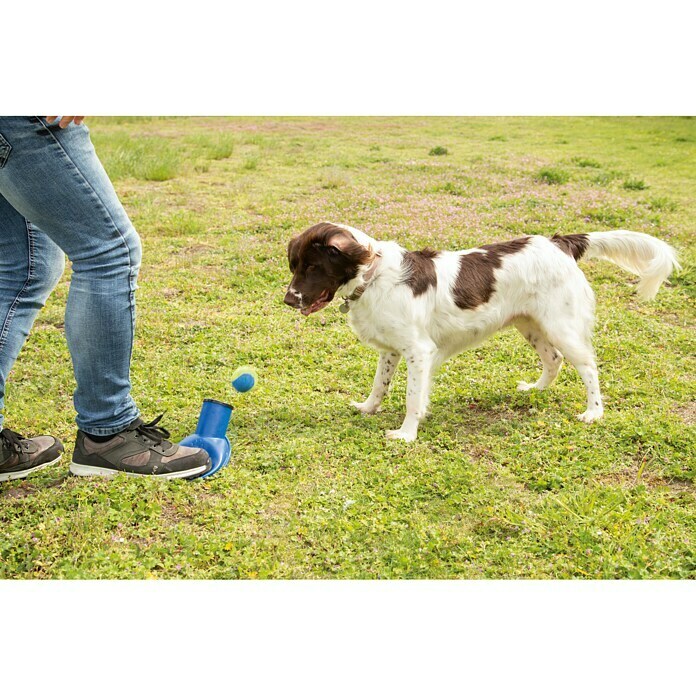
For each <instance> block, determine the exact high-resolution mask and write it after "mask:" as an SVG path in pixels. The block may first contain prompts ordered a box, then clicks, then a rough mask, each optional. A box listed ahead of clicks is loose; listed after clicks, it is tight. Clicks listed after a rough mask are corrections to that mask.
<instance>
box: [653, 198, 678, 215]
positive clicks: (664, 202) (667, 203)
mask: <svg viewBox="0 0 696 696" xmlns="http://www.w3.org/2000/svg"><path fill="white" fill-rule="evenodd" d="M647 203H648V207H649V208H650V210H661V211H664V212H666V213H673V212H674V211H675V210H676V209H677V208H678V207H679V206H678V205H677V203H676V201H673V200H672V199H671V198H667V196H655V197H653V198H650V199H648V201H647Z"/></svg>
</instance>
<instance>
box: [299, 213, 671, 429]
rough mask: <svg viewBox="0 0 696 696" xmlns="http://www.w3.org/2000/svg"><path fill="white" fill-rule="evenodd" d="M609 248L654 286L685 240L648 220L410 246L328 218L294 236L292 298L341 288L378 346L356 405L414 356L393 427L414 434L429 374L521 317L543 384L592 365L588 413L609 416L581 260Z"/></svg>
mask: <svg viewBox="0 0 696 696" xmlns="http://www.w3.org/2000/svg"><path fill="white" fill-rule="evenodd" d="M581 258H585V259H591V258H601V259H606V260H608V261H612V262H614V263H615V264H617V265H618V266H620V267H621V268H623V269H625V270H627V271H630V272H632V273H635V274H636V275H638V276H640V281H639V283H638V285H637V293H638V296H639V297H641V298H642V299H651V298H653V297H654V296H655V295H656V293H657V291H658V289H659V288H660V285H661V284H662V282H663V281H664V280H665V279H666V278H667V277H668V276H669V274H670V273H671V272H672V271H673V270H674V269H677V268H679V264H678V263H677V258H676V254H675V251H674V249H673V248H672V247H670V246H669V245H668V244H666V243H665V242H663V241H661V240H659V239H656V238H655V237H651V236H650V235H647V234H643V233H641V232H627V231H625V230H617V231H615V232H592V233H589V234H571V235H567V236H563V237H561V236H554V237H553V238H551V239H548V238H545V237H536V236H534V237H522V238H520V239H513V240H511V241H508V242H501V243H498V244H485V245H483V246H481V247H478V248H475V249H468V250H466V251H439V252H437V251H431V250H429V249H425V250H424V251H406V249H404V248H403V247H401V246H399V245H398V244H396V243H395V242H380V241H377V240H375V239H372V238H371V237H369V236H368V235H366V234H365V233H364V232H361V231H360V230H356V229H355V228H353V227H348V226H346V225H334V224H332V223H328V222H324V223H320V224H318V225H314V226H313V227H310V228H309V229H308V230H306V231H305V232H303V233H302V234H300V235H299V236H297V237H295V238H294V239H293V240H291V242H290V243H289V245H288V260H289V262H290V270H291V272H292V273H293V278H292V281H291V283H290V286H289V287H288V291H287V294H286V295H285V302H286V304H288V305H290V306H291V307H294V308H295V309H299V310H300V311H301V312H302V314H304V315H309V314H312V313H313V312H317V311H318V310H320V309H322V308H323V307H325V306H326V305H328V304H329V302H331V300H332V299H333V298H334V296H335V295H336V294H337V293H339V294H341V295H343V296H344V298H345V301H344V304H343V305H342V306H341V311H343V312H346V313H347V315H348V323H349V324H350V326H351V328H352V329H353V331H354V332H355V333H356V335H357V336H358V338H359V339H360V340H361V341H362V342H363V343H364V344H366V345H368V346H371V347H373V348H375V349H376V350H378V351H379V365H378V367H377V373H376V375H375V379H374V384H373V386H372V392H371V394H370V395H369V396H368V397H367V399H366V400H365V401H363V402H362V403H355V402H354V403H353V405H354V406H355V407H356V408H357V409H358V410H360V411H361V412H362V413H366V414H372V413H376V412H377V410H378V409H379V407H380V404H381V403H382V399H383V398H384V396H385V394H386V393H387V390H388V388H389V384H390V382H391V378H392V375H393V374H394V371H395V370H396V367H397V365H398V364H399V360H400V359H401V358H402V357H404V358H405V359H406V362H407V366H408V385H407V395H406V418H405V420H404V422H403V424H402V426H401V428H399V430H389V431H387V437H389V438H398V439H402V440H407V441H411V440H415V438H416V435H417V432H418V424H419V423H420V421H421V420H422V419H423V417H424V416H425V413H426V410H427V407H428V398H429V394H430V388H431V382H432V378H433V375H434V374H435V372H436V371H437V369H438V368H439V367H440V365H442V363H444V362H445V360H447V359H448V358H450V357H451V356H453V355H456V354H457V353H459V352H461V351H462V350H464V349H466V348H473V347H475V346H478V345H479V344H480V343H482V342H483V341H484V340H485V339H486V338H488V337H489V336H490V335H491V334H493V333H495V332H496V331H498V330H500V329H502V328H504V327H506V326H508V325H510V324H513V325H514V326H516V327H517V328H518V329H519V330H520V331H521V332H522V335H523V336H524V337H525V338H526V339H527V341H529V343H530V344H531V345H532V347H533V348H534V349H535V350H536V352H537V353H538V354H539V357H540V358H541V362H542V365H543V372H542V374H541V377H540V378H539V379H538V380H537V381H536V382H535V383H534V384H527V383H526V382H520V383H519V389H521V390H527V389H545V388H546V387H548V386H549V385H550V384H551V382H553V380H554V379H555V378H556V376H557V375H558V371H559V370H560V368H561V363H562V361H563V357H564V356H565V358H566V359H567V360H568V361H569V362H571V363H572V364H573V365H574V366H575V368H576V369H577V371H578V372H579V373H580V376H581V377H582V381H583V382H584V384H585V388H586V390H587V409H586V410H585V412H584V413H582V414H580V415H579V416H578V418H579V419H580V420H581V421H584V422H585V423H591V422H592V421H595V420H597V419H598V418H601V416H602V413H603V407H602V397H601V394H600V391H599V381H598V378H597V365H596V362H595V356H594V351H593V348H592V342H591V338H592V327H593V322H594V306H595V302H594V294H593V292H592V289H591V288H590V285H589V283H588V282H587V279H586V278H585V276H584V274H583V272H582V271H581V270H580V269H579V268H578V265H577V261H579V260H580V259H581Z"/></svg>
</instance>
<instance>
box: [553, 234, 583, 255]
mask: <svg viewBox="0 0 696 696" xmlns="http://www.w3.org/2000/svg"><path fill="white" fill-rule="evenodd" d="M551 241H552V242H553V243H554V244H555V245H556V246H557V247H558V248H559V249H560V250H561V251H563V252H565V253H566V254H568V256H572V257H573V258H574V259H575V260H576V261H579V260H580V259H581V258H582V257H583V255H584V253H585V252H586V251H587V247H588V246H590V240H589V239H588V237H587V235H586V234H567V235H565V236H561V235H559V234H554V235H553V237H551Z"/></svg>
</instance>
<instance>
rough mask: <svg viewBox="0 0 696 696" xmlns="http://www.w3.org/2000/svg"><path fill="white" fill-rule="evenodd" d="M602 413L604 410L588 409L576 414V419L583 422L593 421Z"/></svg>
mask: <svg viewBox="0 0 696 696" xmlns="http://www.w3.org/2000/svg"><path fill="white" fill-rule="evenodd" d="M603 415H604V411H590V410H587V411H585V413H581V414H580V415H579V416H578V420H579V421H582V422H583V423H594V422H595V421H598V420H599V419H600V418H601V417H602V416H603Z"/></svg>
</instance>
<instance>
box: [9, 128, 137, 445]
mask: <svg viewBox="0 0 696 696" xmlns="http://www.w3.org/2000/svg"><path fill="white" fill-rule="evenodd" d="M0 135H2V136H3V138H4V140H5V142H6V143H8V144H9V145H10V147H11V151H10V153H9V156H8V157H7V158H6V162H5V165H4V166H3V167H2V168H0V194H2V195H3V196H4V197H5V198H6V199H7V201H8V202H9V203H10V204H11V206H12V207H13V208H14V209H15V210H17V211H18V212H19V214H20V215H22V216H23V217H24V218H26V219H28V220H31V221H32V223H33V224H34V225H37V226H38V227H39V228H41V229H42V230H43V231H44V232H45V233H46V235H48V236H49V237H50V238H51V239H52V240H53V242H55V243H56V244H57V245H58V246H59V247H61V248H62V249H63V250H64V251H65V252H66V253H67V255H68V258H69V259H70V261H71V262H72V272H73V275H72V280H71V284H70V293H69V296H68V303H67V308H66V315H65V335H66V339H67V342H68V348H69V350H70V355H71V357H72V361H73V367H74V371H75V378H76V381H77V389H76V390H75V394H74V403H75V409H76V411H77V424H78V427H79V428H80V430H82V431H84V432H86V433H88V434H92V435H97V436H100V435H101V436H104V435H111V434H114V433H117V432H119V431H121V430H123V429H124V428H125V427H126V426H128V425H129V424H130V423H132V422H133V421H134V420H135V419H137V418H138V415H139V412H138V409H137V407H136V405H135V402H134V401H133V398H132V397H131V394H130V388H131V384H130V360H131V351H132V347H133V335H134V328H135V288H136V279H137V275H138V269H139V267H140V258H141V247H140V239H139V238H138V235H137V233H136V231H135V229H134V227H133V225H132V224H131V221H130V220H129V218H128V215H127V214H126V212H125V210H124V209H123V206H122V205H121V203H120V201H119V200H118V197H117V195H116V192H115V191H114V188H113V186H112V185H111V182H110V180H109V178H108V176H107V175H106V172H105V171H104V169H103V167H102V166H101V163H100V162H99V159H98V158H97V156H96V153H95V151H94V148H93V146H92V143H91V141H90V138H89V133H88V130H87V128H86V126H84V125H83V126H76V125H74V124H71V125H70V126H68V127H67V128H66V129H64V130H62V129H60V128H54V127H47V125H46V124H45V123H44V122H43V121H42V120H40V119H38V118H36V117H0Z"/></svg>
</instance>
